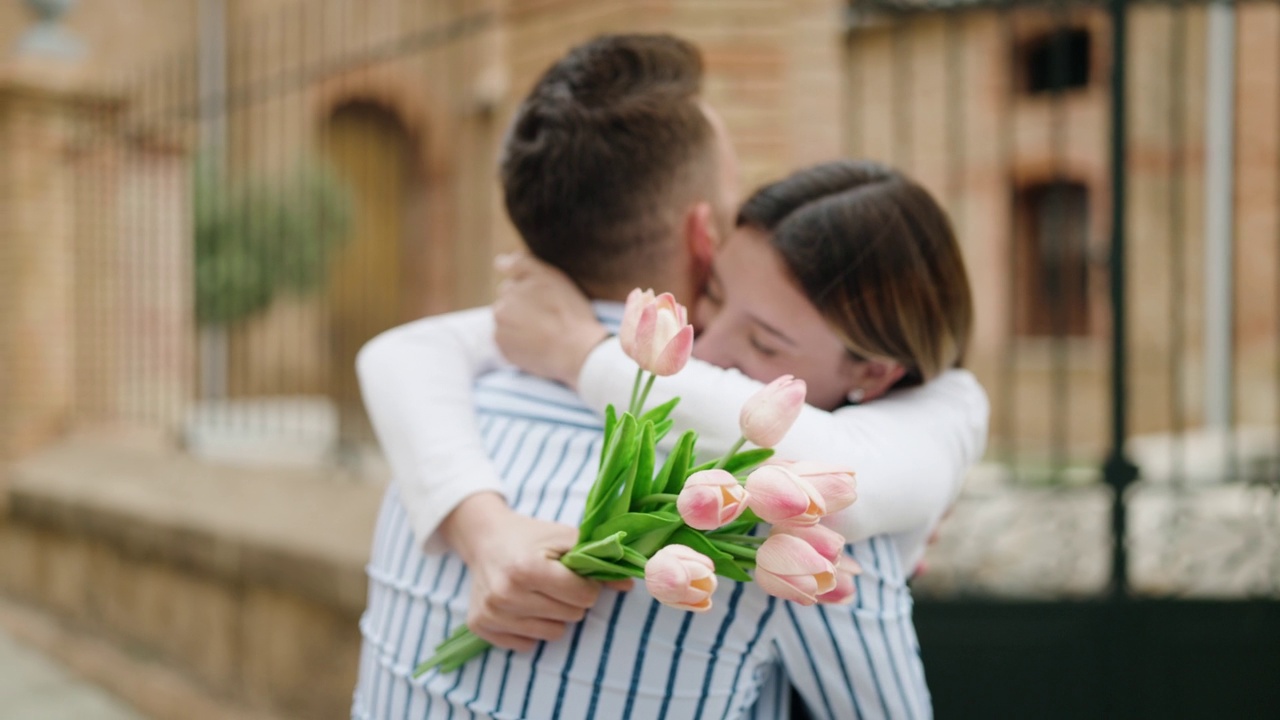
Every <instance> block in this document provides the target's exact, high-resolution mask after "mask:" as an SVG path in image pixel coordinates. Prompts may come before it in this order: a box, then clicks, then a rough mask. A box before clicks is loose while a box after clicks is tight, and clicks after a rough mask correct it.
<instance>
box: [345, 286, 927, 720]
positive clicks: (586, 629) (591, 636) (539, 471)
mask: <svg viewBox="0 0 1280 720" xmlns="http://www.w3.org/2000/svg"><path fill="white" fill-rule="evenodd" d="M610 313H613V314H612V315H611V316H609V314H610ZM618 313H620V308H612V307H609V308H605V309H602V314H604V315H606V317H603V318H602V319H604V320H606V322H609V321H612V322H613V323H615V324H616V322H617V319H618V318H617V315H618ZM476 405H477V410H478V411H479V418H480V431H481V435H482V437H483V440H484V443H485V447H486V450H487V452H488V453H489V454H490V456H491V457H492V458H493V459H494V461H495V462H496V464H497V465H498V467H499V468H500V470H501V473H502V477H503V479H504V483H505V487H504V490H505V493H506V496H507V499H508V501H509V502H510V503H511V505H512V507H513V508H514V509H515V510H516V511H518V512H521V513H524V514H526V515H530V516H533V517H537V518H541V519H546V520H552V521H557V522H562V523H567V524H576V523H577V522H578V521H579V519H580V518H581V514H582V509H583V506H584V503H585V500H586V495H587V492H588V490H589V489H590V486H591V483H592V481H593V479H594V475H595V471H596V468H597V465H598V461H599V455H600V441H601V434H602V428H601V424H600V420H599V418H598V417H597V416H596V415H595V414H594V413H593V412H591V411H590V410H588V409H587V408H586V407H585V406H584V405H583V404H582V403H581V402H580V401H579V400H578V398H577V397H576V396H575V395H573V394H572V393H571V392H570V391H568V390H567V389H565V388H563V387H562V386H559V385H556V384H553V383H549V382H546V381H543V380H540V379H537V378H534V377H531V376H528V375H524V374H522V373H519V372H517V371H512V370H504V371H500V372H495V373H490V374H489V375H486V376H485V377H484V378H482V379H481V380H480V381H479V382H478V383H477V386H476ZM849 550H850V551H851V552H852V553H853V555H854V556H855V557H856V558H857V560H858V561H859V562H860V563H861V564H862V566H863V568H864V570H865V572H864V574H863V575H861V576H859V577H858V578H857V585H858V593H857V600H856V601H855V603H854V604H853V605H851V606H832V607H823V606H817V607H811V608H806V607H802V606H799V605H795V604H793V603H787V602H784V601H781V600H777V599H775V598H772V597H769V596H768V595H766V594H765V593H763V592H762V591H760V590H759V588H758V586H756V585H755V584H754V583H736V582H731V581H725V580H722V581H721V583H720V587H719V588H718V589H717V591H716V594H715V597H714V605H713V607H712V609H711V610H710V611H708V612H706V613H689V612H685V611H681V610H675V609H672V608H668V607H666V606H663V605H661V604H659V603H658V602H656V601H655V600H653V598H652V597H650V596H649V595H648V593H647V592H646V591H645V589H644V587H643V584H640V583H638V584H637V586H636V588H635V589H634V590H632V591H630V592H627V593H617V592H614V591H610V590H605V591H604V592H602V594H601V596H600V600H599V602H598V603H597V604H596V605H595V607H593V608H592V609H591V610H590V611H588V613H587V616H586V618H585V619H584V620H583V621H582V622H581V623H578V624H576V625H574V626H572V627H571V628H570V630H569V632H568V633H567V634H566V636H565V637H564V638H563V639H561V640H560V641H557V642H553V643H541V644H539V645H538V646H537V647H536V648H535V649H534V650H533V651H531V652H528V653H516V652H511V651H506V650H501V649H493V650H490V651H489V652H487V653H485V654H484V655H481V656H479V657H476V658H474V659H472V660H471V661H470V662H468V663H467V664H466V665H464V666H463V667H462V668H461V669H460V670H458V671H456V672H453V673H448V674H442V673H440V672H438V671H436V670H432V671H430V672H428V673H427V674H426V675H424V676H423V677H421V678H418V679H413V678H412V677H411V673H412V670H413V668H414V667H415V666H416V665H417V664H418V663H419V662H421V661H422V660H424V659H426V658H427V657H429V656H430V655H431V652H432V650H433V649H434V647H435V646H436V645H437V644H439V643H440V642H442V641H443V640H444V639H445V638H446V637H447V636H448V635H449V633H450V632H451V631H452V630H453V629H455V628H456V627H457V626H458V625H460V624H461V623H462V622H464V621H465V618H466V605H467V595H468V590H469V585H470V582H469V578H468V575H467V569H466V567H465V566H464V564H463V563H462V561H461V559H460V558H459V557H458V556H457V555H455V554H452V553H449V552H442V553H424V552H423V551H422V549H421V548H420V546H419V544H418V543H417V542H415V540H414V535H413V532H412V528H411V526H410V520H409V517H408V515H407V514H406V512H405V510H404V507H403V505H402V504H401V502H400V498H399V493H398V492H396V489H395V488H394V487H392V488H389V489H388V492H387V495H386V498H385V499H384V502H383V507H382V512H381V514H380V516H379V519H378V526H377V531H376V535H375V538H374V546H373V551H372V556H371V559H370V563H369V566H368V576H369V602H368V606H367V608H366V610H365V613H364V615H363V617H362V618H361V621H360V628H361V632H362V634H363V637H364V643H363V646H362V649H361V659H360V677H359V682H358V684H357V687H356V693H355V698H354V703H353V707H352V717H353V718H360V719H362V720H363V719H366V718H369V719H373V718H376V719H378V720H382V719H384V718H386V719H396V720H400V719H406V720H407V719H409V718H415V719H417V718H448V719H452V718H467V719H471V718H601V719H603V718H619V719H621V718H636V719H641V718H643V719H646V720H647V719H649V718H687V719H699V718H707V719H725V718H785V717H786V716H787V704H788V703H787V700H788V698H787V687H788V680H789V681H790V682H791V683H793V684H795V686H796V687H797V689H798V690H799V691H800V693H801V694H802V696H803V697H804V698H805V701H806V703H807V704H808V705H809V707H810V710H811V712H812V713H813V715H814V717H817V718H831V719H832V720H835V719H837V718H838V719H840V720H843V719H845V718H862V717H866V718H878V717H894V718H897V717H902V718H924V717H928V716H929V715H930V709H929V702H928V690H927V689H926V686H925V683H924V676H923V670H922V667H921V664H920V659H919V653H918V648H917V644H916V639H915V633H914V629H913V627H912V625H911V599H910V594H909V591H908V590H907V587H906V584H905V576H904V573H903V572H902V568H901V567H899V566H898V562H897V557H898V556H897V552H896V551H895V549H894V547H893V545H892V541H891V540H890V539H888V538H885V537H880V538H873V539H871V540H869V541H866V542H863V543H858V544H856V545H853V546H850V548H849Z"/></svg>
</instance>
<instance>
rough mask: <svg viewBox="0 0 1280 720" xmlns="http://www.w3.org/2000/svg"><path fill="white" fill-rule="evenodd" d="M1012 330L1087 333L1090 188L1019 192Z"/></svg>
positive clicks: (1055, 186)
mask: <svg viewBox="0 0 1280 720" xmlns="http://www.w3.org/2000/svg"><path fill="white" fill-rule="evenodd" d="M1017 204H1018V228H1017V230H1018V232H1017V234H1016V237H1015V238H1014V242H1015V256H1014V257H1015V269H1016V271H1017V272H1016V275H1015V280H1014V288H1015V292H1016V296H1015V298H1014V302H1015V303H1016V312H1015V315H1014V316H1015V330H1016V332H1017V333H1018V334H1019V335H1024V336H1080V335H1088V334H1089V330H1090V328H1089V253H1088V227H1089V191H1088V188H1086V187H1085V186H1084V185H1082V184H1080V183H1074V182H1061V181H1056V182H1050V183H1044V184H1040V185H1032V186H1030V187H1027V188H1024V189H1022V190H1021V191H1020V192H1019V193H1018V195H1017Z"/></svg>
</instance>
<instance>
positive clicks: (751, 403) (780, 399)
mask: <svg viewBox="0 0 1280 720" xmlns="http://www.w3.org/2000/svg"><path fill="white" fill-rule="evenodd" d="M805 391H806V388H805V384H804V381H803V380H797V379H796V378H794V377H792V376H791V375H783V376H781V377H779V378H777V379H776V380H774V381H773V382H771V383H769V384H768V385H765V386H764V387H763V388H761V389H760V390H759V392H757V393H756V394H755V395H752V396H751V397H750V398H749V399H748V400H747V402H746V403H745V404H744V405H743V406H742V413H741V414H740V415H739V416H738V424H739V425H740V426H741V427H742V436H743V437H745V438H746V439H748V440H750V441H751V442H753V443H755V444H756V445H758V446H760V447H762V448H767V447H773V446H774V445H777V444H778V443H779V442H780V441H781V440H782V438H783V436H785V435H786V434H787V431H788V430H790V429H791V426H792V424H794V423H795V421H796V418H797V417H799V416H800V410H801V408H803V407H804V395H805Z"/></svg>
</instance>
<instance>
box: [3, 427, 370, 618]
mask: <svg viewBox="0 0 1280 720" xmlns="http://www.w3.org/2000/svg"><path fill="white" fill-rule="evenodd" d="M10 470H11V471H10V474H9V493H8V494H9V504H10V507H9V521H10V522H14V523H25V524H30V525H34V526H37V527H43V528H47V529H50V530H54V531H56V532H59V533H62V534H65V535H69V536H73V537H75V536H79V537H86V539H90V540H92V541H94V542H102V543H107V544H109V545H111V546H113V547H115V548H117V549H118V550H119V552H121V553H122V554H123V555H125V556H128V557H135V558H139V559H144V560H149V561H158V562H162V563H167V564H172V565H175V566H178V567H179V568H182V569H186V570H189V571H191V572H194V573H197V574H202V575H206V574H207V575H211V576H213V577H215V578H217V579H219V580H222V581H226V582H230V583H233V584H255V585H262V586H266V587H270V588H273V589H277V590H280V591H284V592H288V593H290V594H296V595H299V596H301V597H303V598H306V599H307V600H311V601H314V602H316V603H318V604H320V605H325V606H329V607H333V608H334V609H335V610H338V611H340V612H344V613H349V614H352V615H356V616H358V615H359V613H360V612H361V611H362V610H363V609H364V605H365V593H366V590H365V588H366V585H365V577H364V565H365V562H366V561H367V559H368V553H369V546H370V542H371V540H372V537H373V526H374V522H375V520H376V516H377V512H378V504H379V501H380V498H381V496H382V492H383V487H382V486H381V485H378V484H374V483H368V482H353V481H351V480H349V479H345V478H344V477H343V476H342V475H341V473H339V472H337V471H319V470H297V469H289V470H265V469H258V468H254V469H244V468H235V467H226V466H213V465H208V464H204V463H201V462H198V461H196V460H193V459H191V458H189V457H187V456H185V455H184V454H182V453H181V452H179V451H177V450H176V449H173V448H165V447H164V446H163V445H161V444H160V443H150V442H138V441H136V439H131V438H120V437H106V436H80V437H76V438H72V439H68V440H66V441H64V442H61V443H59V444H57V445H54V446H52V447H50V448H48V449H46V450H44V451H42V452H40V453H38V454H37V455H35V456H33V457H30V458H28V459H26V460H24V461H22V462H20V463H17V464H15V465H14V466H12V467H11V469H10Z"/></svg>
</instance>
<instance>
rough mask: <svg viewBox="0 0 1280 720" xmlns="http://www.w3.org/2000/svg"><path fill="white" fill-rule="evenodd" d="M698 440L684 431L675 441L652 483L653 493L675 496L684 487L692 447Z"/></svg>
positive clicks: (692, 434)
mask: <svg viewBox="0 0 1280 720" xmlns="http://www.w3.org/2000/svg"><path fill="white" fill-rule="evenodd" d="M697 440H698V434H697V433H695V432H694V431H692V430H685V431H684V434H683V435H681V436H680V439H679V440H677V441H676V446H675V448H673V449H672V450H671V454H670V455H668V456H667V461H666V462H664V463H663V464H662V471H661V472H659V473H658V477H657V478H656V479H655V480H654V482H653V492H655V493H671V494H673V495H674V494H677V493H679V492H680V489H681V488H683V487H684V479H685V477H686V473H687V471H688V469H689V460H690V459H691V458H692V457H693V445H694V443H695V442H697Z"/></svg>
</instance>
